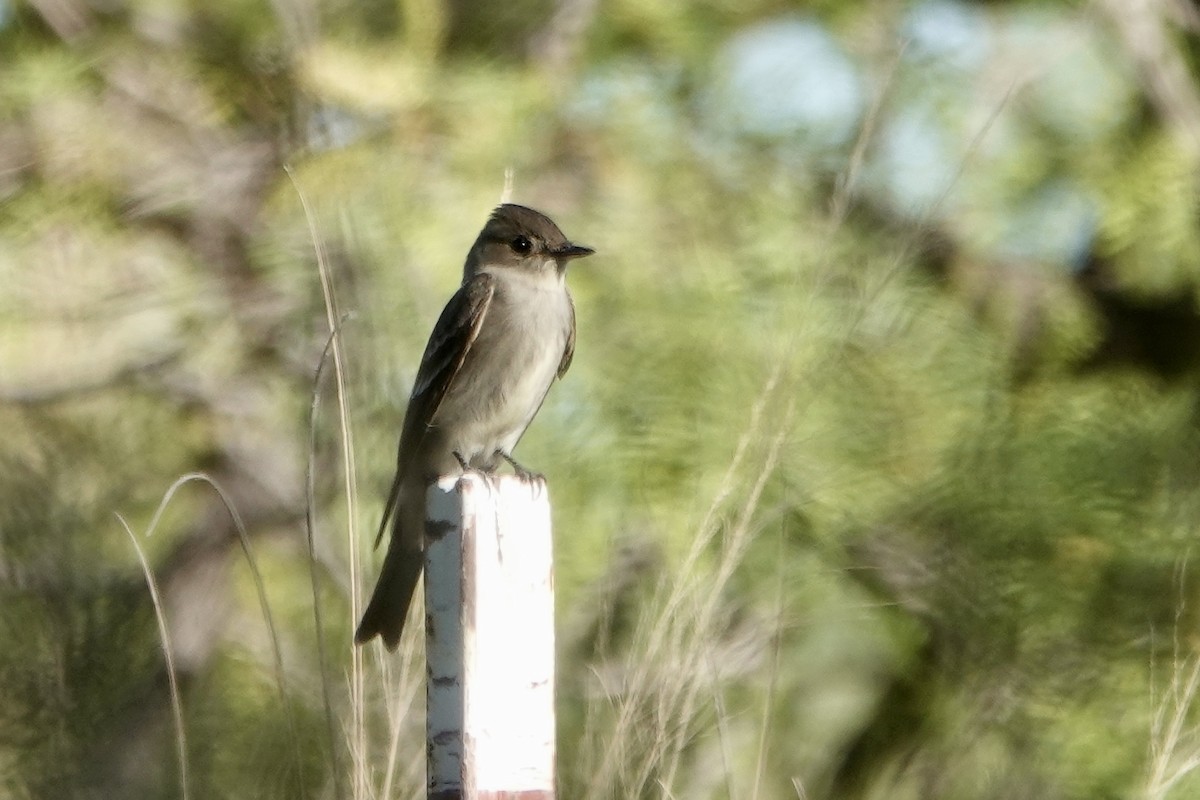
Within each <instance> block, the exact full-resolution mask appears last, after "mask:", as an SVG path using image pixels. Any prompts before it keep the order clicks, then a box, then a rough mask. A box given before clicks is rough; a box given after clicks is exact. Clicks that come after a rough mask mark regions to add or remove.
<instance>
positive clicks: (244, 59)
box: [0, 0, 1200, 800]
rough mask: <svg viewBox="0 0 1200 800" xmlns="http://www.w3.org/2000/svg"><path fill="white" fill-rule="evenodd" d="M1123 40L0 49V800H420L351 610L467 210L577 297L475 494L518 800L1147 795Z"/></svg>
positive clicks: (1158, 446)
mask: <svg viewBox="0 0 1200 800" xmlns="http://www.w3.org/2000/svg"><path fill="white" fill-rule="evenodd" d="M1177 5H1178V7H1179V9H1184V7H1183V5H1182V4H1177ZM1135 6H1136V8H1135ZM1168 8H1174V6H1172V5H1171V4H1158V5H1156V4H1130V5H1128V7H1127V6H1126V5H1125V4H1121V3H1119V2H1116V1H1115V0H1113V2H1098V3H1096V4H1095V5H1094V6H1091V7H1089V9H1087V10H1084V9H1080V8H1079V7H1078V6H1077V5H1076V4H1070V3H1020V2H995V3H990V4H984V5H972V4H966V3H959V2H952V1H951V0H927V1H926V2H914V3H892V4H876V3H865V2H864V3H813V4H808V5H807V6H805V7H803V8H801V9H796V8H795V7H794V5H793V4H788V3H781V2H768V1H765V0H764V1H763V2H754V3H732V2H706V3H669V2H640V1H639V2H634V1H633V0H614V1H613V2H610V3H606V4H603V5H600V4H596V3H591V2H586V0H561V1H560V2H557V3H555V2H549V0H545V1H544V2H543V1H539V2H521V3H515V4H490V5H489V4H481V3H469V2H461V1H460V2H452V3H442V2H437V0H405V1H404V2H399V3H387V2H370V3H349V2H329V3H309V2H303V1H302V0H287V1H286V2H277V3H271V4H266V3H251V2H236V3H235V2H225V3H215V4H214V3H182V2H135V1H134V0H125V1H124V2H104V3H92V2H88V0H65V1H64V2H53V3H52V2H43V1H42V0H33V1H31V2H28V3H22V4H8V3H4V2H2V1H0V285H3V286H4V291H2V292H0V331H3V335H2V336H0V421H2V423H3V429H4V430H5V431H6V435H5V437H4V440H3V442H2V443H0V796H5V797H13V798H35V797H36V798H41V797H79V798H89V797H105V798H113V797H138V798H153V797H177V796H181V794H182V792H183V791H184V790H183V788H182V787H183V786H185V785H186V787H187V789H188V792H189V794H190V796H192V797H205V798H209V797H231V798H233V797H288V798H294V797H312V798H323V797H334V798H347V797H356V798H357V797H381V796H384V793H385V789H390V791H391V795H392V796H398V797H417V796H422V795H423V793H424V792H423V784H422V762H423V758H424V748H423V746H422V736H423V715H422V714H421V702H420V696H421V688H420V687H421V681H422V680H423V674H424V670H423V668H422V667H421V665H420V660H419V659H420V652H419V649H417V647H416V641H417V638H418V636H417V632H410V634H409V640H408V641H407V642H406V646H405V647H404V648H403V649H402V653H401V655H400V656H397V657H391V656H388V657H385V656H383V654H382V651H377V650H375V649H372V648H368V649H367V650H365V651H362V653H361V661H358V660H356V659H355V658H354V657H353V656H352V652H353V651H352V649H351V645H350V634H351V631H352V630H353V619H352V617H351V602H350V597H351V595H352V594H353V593H358V594H359V596H361V594H362V592H363V591H364V588H368V587H369V582H370V580H371V578H372V576H373V575H374V570H375V563H376V562H377V557H376V556H377V554H374V555H369V554H368V550H367V547H368V542H369V541H370V539H371V537H372V536H373V534H374V530H375V525H376V524H377V521H378V515H379V513H380V510H381V507H382V498H383V494H384V492H385V491H386V488H387V485H388V481H389V479H390V474H391V473H390V467H391V465H392V464H393V460H394V458H395V453H394V447H395V440H396V437H397V435H398V429H399V424H400V420H401V417H402V414H403V410H404V406H405V400H406V397H407V391H408V387H409V384H410V382H411V379H412V376H413V374H414V372H415V368H416V365H417V362H418V359H419V356H420V353H421V351H422V348H423V346H424V342H425V337H426V336H427V334H428V331H429V329H430V327H431V326H432V324H433V322H434V320H435V319H436V316H437V314H438V313H439V311H440V309H441V307H442V304H443V302H444V301H445V299H446V298H447V297H448V296H449V294H450V293H451V292H452V290H453V288H454V287H455V284H456V283H457V281H458V280H459V276H460V270H461V263H462V261H461V259H462V258H463V257H464V255H465V253H466V251H467V249H468V247H469V246H470V244H471V242H472V240H473V239H474V237H475V235H476V233H477V231H478V228H479V227H480V225H481V224H482V222H483V221H484V219H485V218H486V215H487V213H488V211H489V209H490V206H491V205H493V204H494V203H495V202H496V201H497V200H498V199H499V197H500V193H501V188H502V186H503V182H504V174H505V170H506V169H511V170H512V171H513V176H514V194H513V200H514V201H516V202H522V203H526V204H529V205H532V206H535V207H538V208H541V209H544V210H545V211H546V212H548V213H549V214H551V215H552V216H553V217H554V218H555V219H556V220H557V221H558V222H559V223H560V224H561V225H562V227H563V228H564V230H565V231H566V232H567V233H568V235H569V236H571V237H572V238H574V239H576V240H578V241H580V242H583V243H586V244H588V245H591V246H594V247H595V248H596V250H597V253H598V254H597V256H596V257H594V258H592V259H588V260H587V261H586V262H581V263H580V264H579V265H578V266H577V267H573V268H572V275H571V278H570V285H571V288H572V291H573V293H574V295H575V302H576V306H577V309H578V323H579V341H578V347H577V355H576V359H575V362H574V365H573V366H572V369H571V372H570V373H569V375H568V376H567V377H566V379H565V380H564V381H563V382H562V383H561V384H560V385H558V386H556V387H555V388H554V390H553V391H552V393H551V395H550V399H549V401H548V402H547V404H546V406H545V408H544V409H543V410H542V412H541V414H540V416H539V418H538V420H537V421H536V423H535V424H534V425H533V427H532V428H531V430H530V432H529V434H528V436H527V437H526V439H525V440H524V441H523V442H522V444H521V448H520V453H519V455H520V457H521V459H522V461H524V462H526V463H529V464H531V465H534V466H536V468H537V469H539V470H542V471H544V472H545V473H546V474H547V475H548V476H549V479H550V485H551V487H552V491H553V498H554V514H555V527H556V537H557V555H556V558H557V561H556V575H557V585H558V587H559V595H558V598H559V620H560V641H561V647H560V666H559V681H560V691H559V714H560V721H559V751H560V759H559V772H560V796H561V797H564V798H597V799H599V798H623V799H624V798H634V797H686V798H708V797H736V798H786V797H812V798H817V797H829V798H880V797H887V798H898V799H899V800H903V799H904V798H948V799H952V798H1012V797H1039V798H1056V797H1061V798H1080V799H1081V800H1082V799H1084V798H1087V799H1089V800H1090V799H1091V798H1107V797H1111V798H1133V797H1138V798H1154V799H1155V800H1157V799H1158V798H1165V797H1171V798H1183V797H1190V796H1196V794H1197V793H1200V779H1198V778H1196V777H1195V776H1194V775H1192V768H1193V767H1194V766H1195V764H1196V759H1197V758H1200V727H1198V725H1200V719H1198V714H1200V711H1198V710H1197V708H1196V706H1197V703H1196V702H1195V698H1196V693H1197V690H1198V689H1200V685H1198V682H1197V678H1198V676H1200V639H1198V638H1197V631H1198V628H1197V624H1198V619H1200V618H1198V617H1197V613H1196V607H1197V605H1196V604H1197V602H1198V601H1200V597H1198V596H1197V589H1196V582H1195V580H1194V579H1193V578H1192V577H1191V574H1192V572H1193V571H1194V567H1193V565H1192V564H1191V558H1192V555H1193V554H1192V545H1193V542H1194V541H1195V538H1196V532H1197V530H1198V527H1200V493H1198V491H1197V482H1198V479H1200V464H1198V462H1197V453H1198V452H1200V424H1198V423H1200V405H1198V403H1197V400H1198V397H1197V389H1198V387H1200V384H1198V378H1200V315H1198V310H1197V290H1198V287H1200V266H1198V265H1200V224H1198V220H1200V212H1198V205H1197V204H1198V202H1200V191H1198V183H1197V177H1198V172H1197V166H1198V157H1200V147H1198V144H1200V126H1198V124H1197V122H1196V121H1197V120H1200V67H1198V66H1197V63H1196V55H1195V54H1196V52H1197V44H1196V43H1197V36H1198V35H1200V34H1198V27H1200V23H1198V22H1197V21H1196V19H1195V17H1194V14H1193V15H1191V16H1189V15H1188V12H1187V11H1186V9H1184V10H1182V11H1179V13H1177V14H1175V13H1168V12H1167V9H1168ZM1154 36H1160V38H1159V39H1154V38H1153V37H1154ZM1147 37H1150V38H1149V39H1148V38H1147ZM1148 41H1149V42H1150V44H1154V42H1158V43H1160V44H1161V47H1159V48H1158V49H1155V48H1153V47H1150V46H1149V45H1148V44H1147V42H1148ZM772 47H775V48H779V49H777V50H771V48H772ZM762 59H765V60H762ZM764 64H766V65H767V66H766V67H764V66H763V65H764ZM764 69H765V70H767V71H766V73H765V74H766V76H767V77H766V79H764V78H763V75H764V72H763V70H764ZM771 70H774V71H775V72H777V73H778V74H777V75H774V73H772V72H771ZM788 70H793V71H792V72H788ZM773 75H774V79H772V76H773ZM828 87H841V88H840V89H839V92H840V94H837V95H829V96H824V95H822V92H823V91H827V90H828ZM285 166H286V167H287V168H288V169H287V170H286V171H285ZM305 203H307V204H308V208H307V209H306V208H305V207H304V206H305ZM306 211H307V212H308V213H306ZM310 215H311V216H310ZM318 251H319V252H320V253H321V254H322V255H321V259H320V260H321V261H322V266H323V267H324V268H326V269H327V270H328V275H329V281H330V284H331V286H332V287H333V288H332V291H333V296H332V297H329V296H327V295H326V294H325V293H324V292H323V290H322V285H321V284H322V281H321V279H320V276H319V270H318V256H317V253H318ZM327 303H332V304H334V306H335V308H334V310H333V311H332V312H327V310H326V304H327ZM329 314H332V317H333V318H334V319H336V320H340V327H339V332H340V336H341V343H342V346H343V348H344V353H345V363H344V369H345V373H344V380H345V384H344V395H345V398H346V402H347V405H348V409H349V427H348V431H349V433H350V436H351V437H352V442H353V456H354V462H353V465H352V466H350V467H348V465H347V464H346V463H345V459H344V458H343V451H342V443H343V439H342V431H341V429H340V426H339V418H338V403H337V390H338V387H337V386H336V385H335V380H334V378H335V374H334V372H335V371H334V367H333V364H332V363H329V362H326V363H325V364H324V366H323V367H322V371H321V373H320V380H319V381H318V379H317V369H318V365H319V364H321V359H322V352H323V350H324V348H325V345H326V342H327V341H328V339H329V336H330V328H329V323H328V319H329ZM343 315H344V316H343ZM348 468H349V469H352V476H351V478H352V479H349V480H348V479H347V476H346V472H345V470H346V469H348ZM195 472H203V473H204V474H206V475H208V476H209V477H210V478H211V479H212V480H213V482H214V483H215V484H216V485H217V486H218V487H220V489H221V491H222V492H223V494H220V495H219V494H218V493H217V492H216V490H215V489H214V488H213V486H212V485H210V484H208V483H205V482H202V481H196V480H193V481H189V482H184V483H183V484H182V485H180V486H178V487H176V488H177V491H175V492H173V493H171V494H170V497H169V502H166V503H165V505H163V506H161V508H160V503H162V501H163V500H164V497H165V496H166V495H167V493H168V490H169V489H170V487H172V485H173V483H174V482H175V481H176V479H177V478H180V477H181V476H184V475H188V474H191V473H195ZM310 475H311V483H310V481H309V476H310ZM347 487H350V488H349V489H348V488H347ZM159 511H161V515H160V514H159V513H158V512H159ZM352 513H353V516H351V514H352ZM116 514H120V515H121V516H122V518H123V519H125V520H128V521H129V523H130V525H131V527H132V529H133V531H134V532H135V533H136V534H137V535H138V536H139V537H140V538H139V542H140V543H141V544H142V546H143V547H144V548H145V549H146V551H147V553H148V554H149V557H150V560H151V564H152V568H153V572H154V578H155V581H156V584H157V586H158V589H159V591H160V593H161V596H162V598H163V601H162V607H163V611H164V613H165V615H166V618H167V620H168V625H169V627H170V630H171V650H172V654H173V657H174V660H175V666H176V673H177V675H178V678H179V681H180V688H181V691H182V703H181V706H182V707H181V709H179V713H181V714H182V719H183V727H184V730H185V732H186V742H185V748H184V749H185V752H186V755H187V758H186V761H185V762H184V763H186V775H184V774H182V773H181V768H180V764H179V762H178V761H177V760H176V758H175V751H176V735H175V733H174V722H173V717H174V714H175V711H174V710H173V707H172V703H171V699H170V692H169V689H168V679H167V666H166V663H165V660H164V658H163V653H162V643H161V641H160V637H159V634H158V629H157V623H156V621H155V614H154V609H153V607H152V605H151V601H150V593H149V591H148V589H147V587H146V585H145V580H144V577H143V576H142V573H141V571H140V569H139V567H138V562H137V559H136V557H135V554H134V552H133V548H132V545H131V544H130V542H129V539H128V537H127V536H126V534H125V533H124V531H123V529H122V527H121V524H120V522H119V521H118V519H117V518H116V516H115V515H116ZM306 515H307V516H310V517H311V520H312V523H313V525H312V548H311V551H310V546H309V540H308V538H307V536H306ZM352 541H353V542H354V543H355V547H352V546H351V542H352ZM247 556H249V558H247ZM356 558H357V561H356V560H355V559H356ZM251 564H253V569H252V568H251ZM259 576H261V581H262V582H261V584H259V583H258V581H259V579H260V577H259ZM364 583H365V584H366V586H364ZM260 588H261V591H262V592H264V593H265V597H266V608H265V609H264V607H263V606H262V604H261V603H260V600H259V591H260ZM314 594H315V598H314ZM314 611H316V612H319V616H316V617H315V616H314ZM268 612H269V613H268ZM268 622H270V625H268ZM393 725H394V726H395V728H394V730H393V727H392V726H393Z"/></svg>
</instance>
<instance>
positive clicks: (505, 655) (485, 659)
mask: <svg viewBox="0 0 1200 800" xmlns="http://www.w3.org/2000/svg"><path fill="white" fill-rule="evenodd" d="M427 503H428V506H427V508H428V512H427V521H426V539H425V541H426V551H425V608H426V637H427V644H426V646H427V659H428V661H427V663H428V675H427V678H428V682H427V688H426V691H427V696H428V719H427V723H426V726H427V727H426V732H427V746H428V757H429V766H428V789H429V793H428V796H429V798H430V800H459V798H463V799H464V800H553V798H554V571H553V562H552V547H551V541H550V500H549V494H548V492H547V489H546V486H545V484H544V483H526V482H525V481H522V480H521V479H520V478H517V477H514V476H507V475H506V476H500V477H494V478H491V479H490V480H489V479H487V478H484V477H483V476H481V475H478V474H474V473H471V474H467V475H464V476H463V477H462V478H461V479H459V478H458V477H453V478H443V479H442V480H441V481H439V482H438V483H437V484H434V485H433V486H431V487H430V489H429V494H428V497H427Z"/></svg>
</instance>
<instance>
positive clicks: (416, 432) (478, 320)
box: [375, 272, 496, 547]
mask: <svg viewBox="0 0 1200 800" xmlns="http://www.w3.org/2000/svg"><path fill="white" fill-rule="evenodd" d="M495 293H496V285H495V279H493V278H492V276H491V275H489V274H487V273H486V272H483V273H480V274H478V275H476V276H475V277H473V278H471V279H470V280H469V281H467V282H466V283H464V284H463V285H462V286H461V287H459V289H458V291H457V292H455V293H454V296H453V297H451V298H450V302H448V303H446V307H445V308H444V309H442V315H441V316H440V317H439V318H438V321H437V324H436V325H434V326H433V333H431V334H430V335H429V343H428V344H427V345H425V354H424V355H423V356H422V357H421V366H420V368H419V369H418V370H417V379H416V381H415V382H414V383H413V390H412V396H411V397H410V398H409V400H408V410H407V411H406V412H405V414H404V427H403V429H402V430H401V433H400V448H399V453H398V455H397V459H396V460H397V465H396V477H395V478H394V479H393V480H392V489H391V491H390V492H389V493H388V501H387V506H386V507H385V508H384V510H383V519H382V520H380V523H379V533H378V535H376V537H375V546H376V547H378V546H379V542H380V540H382V539H383V532H384V531H385V530H386V529H387V523H388V519H389V518H390V517H391V516H392V514H393V513H394V512H395V510H396V501H397V499H398V498H399V494H400V485H401V484H402V483H403V482H404V477H405V465H406V460H405V458H404V456H405V453H415V452H417V449H419V448H420V445H421V440H422V439H424V438H425V433H426V432H427V431H428V430H429V423H430V422H431V421H432V420H433V418H434V415H436V414H437V411H438V408H439V407H441V405H442V400H443V399H445V397H446V392H447V391H449V389H450V387H451V386H452V385H453V383H454V379H455V377H457V375H458V373H459V370H461V369H462V365H463V362H464V361H466V358H467V353H469V352H470V351H471V345H473V344H474V343H475V339H476V338H477V337H478V336H479V330H480V328H481V327H482V325H483V318H484V317H485V316H487V310H488V307H489V306H490V305H491V303H492V297H493V296H494V295H495Z"/></svg>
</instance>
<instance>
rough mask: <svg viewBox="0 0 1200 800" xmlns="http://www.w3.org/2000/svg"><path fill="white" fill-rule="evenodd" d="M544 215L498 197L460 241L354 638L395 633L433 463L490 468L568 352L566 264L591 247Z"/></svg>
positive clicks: (420, 537)
mask: <svg viewBox="0 0 1200 800" xmlns="http://www.w3.org/2000/svg"><path fill="white" fill-rule="evenodd" d="M592 252H593V251H592V250H591V248H588V247H581V246H580V245H576V244H572V243H571V242H569V241H568V240H567V237H565V236H563V233H562V231H560V230H559V229H558V226H557V225H555V224H554V223H553V222H552V221H551V220H550V218H549V217H547V216H545V215H544V214H541V213H539V212H537V211H534V210H533V209H531V208H525V207H524V206H518V205H510V204H505V205H501V206H499V207H498V208H496V210H495V211H494V212H493V213H492V216H491V218H490V219H488V221H487V224H486V225H484V227H483V231H482V232H481V233H480V234H479V238H478V239H476V240H475V244H474V245H473V246H472V247H471V250H470V252H469V253H467V260H466V264H465V265H464V266H463V282H462V286H460V287H459V289H458V291H457V292H455V293H454V296H453V297H451V298H450V302H449V303H447V304H446V308H445V309H444V310H443V311H442V315H441V317H440V318H439V319H438V321H437V325H435V326H434V328H433V333H432V334H430V336H429V343H428V344H427V345H426V346H425V355H424V356H422V357H421V366H420V368H419V369H418V370H417V379H416V382H415V384H414V385H413V390H412V396H411V397H410V398H409V401H408V410H407V411H406V412H405V414H404V426H403V428H402V429H401V432H400V450H399V454H398V456H397V459H396V477H395V478H394V479H393V481H392V488H391V491H390V492H389V493H388V499H387V505H386V506H385V508H384V511H383V520H382V521H381V522H380V525H379V535H378V536H377V537H376V540H375V545H376V546H377V547H378V546H379V542H380V540H381V539H382V538H383V532H384V531H385V530H386V529H387V526H388V522H389V520H390V521H391V524H392V538H391V541H390V542H389V543H388V549H387V555H386V556H385V558H384V561H383V570H382V571H381V572H380V574H379V582H378V583H377V584H376V586H375V593H374V594H373V595H372V596H371V602H370V603H369V604H368V605H367V610H366V612H365V613H364V614H363V618H362V622H361V623H360V624H359V626H358V631H357V632H356V633H355V634H354V641H355V642H357V643H359V644H362V643H364V642H369V641H370V640H371V639H372V638H374V637H375V636H382V637H383V642H384V644H385V645H387V647H388V649H389V650H394V649H395V648H396V645H397V644H398V643H399V641H400V631H401V630H402V629H403V627H404V618H405V616H407V614H408V606H409V603H411V602H412V596H413V590H414V589H415V588H416V585H417V579H418V578H419V577H420V575H421V568H422V566H423V564H424V552H423V551H424V546H425V493H426V490H427V489H428V487H429V485H430V483H432V482H433V481H434V480H436V479H437V477H438V476H439V475H445V474H448V473H451V472H453V471H455V470H460V469H461V470H467V469H477V470H481V471H483V472H492V471H494V470H495V469H496V468H497V467H498V466H499V465H500V462H501V461H502V460H503V461H507V462H508V463H509V464H511V465H512V467H513V469H514V470H516V472H517V474H518V475H522V476H525V477H529V476H530V475H532V473H530V472H528V471H527V470H525V469H524V468H522V467H521V466H519V465H518V464H517V463H516V462H515V461H513V459H512V450H513V448H514V447H516V445H517V442H518V441H519V440H520V439H521V435H522V434H523V433H525V429H526V428H527V427H529V423H530V422H531V421H532V420H533V417H534V415H535V414H537V412H538V409H539V408H541V405H542V401H543V400H545V398H546V393H547V392H548V391H549V390H550V384H551V383H553V382H554V379H555V377H559V378H561V377H562V376H563V374H564V373H566V371H567V367H569V366H570V365H571V356H572V355H573V354H574V352H575V306H574V304H573V303H572V302H571V295H570V294H569V293H568V292H567V286H566V280H565V279H566V271H567V265H568V264H569V263H570V262H571V261H572V260H573V259H576V258H580V257H582V256H587V255H591V253H592Z"/></svg>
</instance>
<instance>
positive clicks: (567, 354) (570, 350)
mask: <svg viewBox="0 0 1200 800" xmlns="http://www.w3.org/2000/svg"><path fill="white" fill-rule="evenodd" d="M567 306H569V307H570V309H571V326H570V327H569V328H568V329H567V346H566V348H565V349H564V350H563V354H562V360H561V361H559V362H558V377H559V378H560V379H561V378H562V376H563V375H566V374H567V368H568V367H570V366H571V359H572V358H574V357H575V301H574V300H572V299H571V295H570V293H568V294H567Z"/></svg>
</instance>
